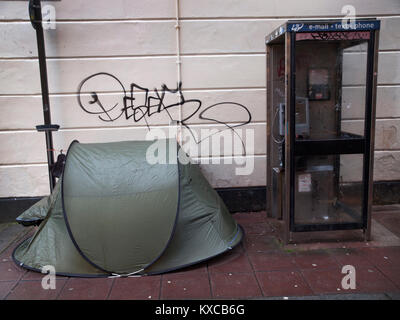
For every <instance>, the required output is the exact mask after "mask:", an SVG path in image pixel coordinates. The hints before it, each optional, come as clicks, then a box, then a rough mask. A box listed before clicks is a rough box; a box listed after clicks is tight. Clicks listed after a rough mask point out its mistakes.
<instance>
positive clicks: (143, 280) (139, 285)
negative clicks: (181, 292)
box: [109, 276, 161, 300]
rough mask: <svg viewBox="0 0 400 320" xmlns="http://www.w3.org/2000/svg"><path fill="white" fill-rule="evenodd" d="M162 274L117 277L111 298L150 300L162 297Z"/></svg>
mask: <svg viewBox="0 0 400 320" xmlns="http://www.w3.org/2000/svg"><path fill="white" fill-rule="evenodd" d="M160 281H161V276H144V277H134V278H116V279H115V282H114V284H113V286H112V289H111V293H110V296H109V299H114V300H149V299H156V300H157V299H159V297H160Z"/></svg>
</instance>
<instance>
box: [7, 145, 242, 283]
mask: <svg viewBox="0 0 400 320" xmlns="http://www.w3.org/2000/svg"><path fill="white" fill-rule="evenodd" d="M164 141H165V142H166V143H165V146H166V153H167V157H166V158H167V159H170V157H169V155H172V157H174V158H175V159H177V155H178V153H179V152H178V151H179V150H180V149H179V145H178V144H177V143H176V141H175V140H164ZM152 143H154V141H124V142H112V143H92V144H81V143H78V142H77V141H74V142H73V143H72V144H71V145H70V147H69V150H68V153H67V157H66V161H65V167H64V171H63V174H62V177H61V178H60V180H59V181H58V183H57V184H56V187H55V188H54V190H53V192H52V194H51V195H50V196H48V197H46V198H43V199H42V200H40V201H39V202H38V203H36V204H35V205H33V206H32V207H31V208H29V209H28V210H27V211H25V212H24V213H22V214H21V215H20V216H19V217H18V218H17V221H18V222H20V223H21V224H34V223H38V222H40V221H41V222H40V225H39V227H38V229H37V231H36V233H35V234H34V235H33V236H32V237H31V238H28V239H26V240H24V241H23V242H22V243H21V244H20V245H19V246H17V248H16V249H15V250H14V252H13V258H14V261H15V262H16V263H17V264H18V265H20V266H22V267H25V268H27V269H30V270H35V271H39V272H40V271H41V269H42V267H44V266H46V265H52V266H54V268H55V270H56V273H57V274H59V275H68V276H83V277H101V276H110V275H117V276H118V275H122V276H129V275H134V274H135V275H145V274H147V275H149V274H159V273H163V272H168V271H172V270H175V269H178V268H183V267H186V266H189V265H192V264H195V263H198V262H201V261H204V260H206V259H209V258H211V257H214V256H216V255H219V254H221V253H223V252H225V251H227V250H229V249H231V248H232V247H234V246H235V245H237V244H238V243H240V241H241V240H242V237H243V231H242V229H241V227H240V226H239V225H238V224H237V223H236V222H235V220H234V219H233V218H232V216H231V214H230V213H229V212H228V210H227V209H226V207H225V205H224V203H223V202H222V200H221V199H220V197H219V196H218V194H217V192H216V191H215V190H214V189H213V188H212V187H211V186H210V185H209V183H208V182H207V180H206V179H205V177H204V176H203V175H202V173H201V171H200V168H199V166H198V165H196V164H193V163H191V162H187V163H186V162H185V163H181V161H172V162H171V163H165V164H162V163H156V164H151V163H149V161H147V160H146V153H147V151H148V150H149V147H150V146H151V144H152Z"/></svg>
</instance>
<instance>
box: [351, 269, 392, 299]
mask: <svg viewBox="0 0 400 320" xmlns="http://www.w3.org/2000/svg"><path fill="white" fill-rule="evenodd" d="M356 291H358V292H362V293H380V292H396V291H399V289H397V288H396V286H395V285H394V284H393V282H392V281H390V280H389V279H387V278H386V277H385V276H384V275H383V274H382V273H381V272H380V271H379V270H378V269H376V268H367V267H361V268H356Z"/></svg>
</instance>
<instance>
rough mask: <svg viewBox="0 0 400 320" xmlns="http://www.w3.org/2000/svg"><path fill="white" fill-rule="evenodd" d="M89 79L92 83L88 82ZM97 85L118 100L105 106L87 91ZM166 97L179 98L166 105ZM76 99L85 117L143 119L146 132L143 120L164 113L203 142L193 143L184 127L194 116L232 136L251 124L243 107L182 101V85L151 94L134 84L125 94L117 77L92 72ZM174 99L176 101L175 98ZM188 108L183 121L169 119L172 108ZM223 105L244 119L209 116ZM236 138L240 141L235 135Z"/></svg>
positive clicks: (163, 88)
mask: <svg viewBox="0 0 400 320" xmlns="http://www.w3.org/2000/svg"><path fill="white" fill-rule="evenodd" d="M89 80H90V81H91V82H92V83H89ZM100 83H101V85H102V86H104V85H105V84H108V85H110V86H113V89H114V90H113V91H117V92H120V93H121V94H122V97H121V100H119V101H117V102H114V103H112V104H110V105H105V104H104V102H102V101H101V99H100V97H99V94H98V92H96V91H92V90H89V89H90V88H91V86H92V87H96V86H98V85H99V84H100ZM86 87H89V88H86ZM84 92H90V97H91V99H90V100H88V101H84ZM138 93H141V96H142V97H143V98H142V99H141V101H139V95H138ZM169 95H175V96H176V95H177V96H179V99H178V102H174V103H169V104H168V103H167V102H166V100H167V99H166V98H167V96H169ZM77 97H78V104H79V106H80V107H81V108H82V110H84V111H85V112H87V113H89V114H94V115H97V116H98V118H99V119H100V120H102V121H105V122H112V121H115V120H117V119H119V118H121V117H122V116H124V117H125V119H126V120H133V121H134V122H139V121H141V120H142V119H143V120H144V121H145V123H146V126H147V128H148V129H149V130H150V125H149V123H148V121H147V119H148V118H150V117H152V116H153V115H155V114H160V113H162V112H165V113H166V114H167V115H168V117H169V118H170V120H171V121H175V122H176V123H177V124H181V125H182V126H184V127H185V128H187V129H188V130H189V132H190V133H191V135H192V136H193V138H194V139H195V141H196V143H201V141H203V140H204V139H202V140H200V141H197V140H196V138H195V136H194V134H193V132H192V130H191V129H190V126H189V124H188V122H189V120H191V119H192V118H194V117H195V116H197V117H198V119H200V120H206V121H210V122H214V123H218V124H222V125H224V126H225V127H226V128H225V129H224V130H227V129H229V130H232V131H233V132H234V133H235V131H234V128H237V127H240V126H244V125H246V124H248V123H250V122H251V113H250V111H249V110H248V109H247V107H245V106H244V105H242V104H240V103H236V102H219V103H215V104H213V105H210V106H208V107H204V108H202V102H201V101H200V100H198V99H188V100H186V99H185V97H184V95H183V92H182V83H178V85H177V87H176V89H170V88H168V86H167V85H165V84H163V85H162V86H161V88H160V89H157V88H154V89H153V92H152V93H151V94H150V90H149V88H145V87H142V86H140V85H138V84H136V83H131V84H130V89H129V92H127V91H126V90H125V87H124V85H123V84H122V82H121V81H120V80H119V79H118V78H117V77H115V76H114V75H112V74H110V73H107V72H99V73H95V74H93V75H90V76H88V77H86V78H85V79H83V80H82V82H81V83H80V84H79V87H78V94H77ZM174 100H175V101H176V98H175V99H174ZM189 105H190V106H191V107H192V108H193V106H194V109H193V111H191V112H189V114H188V115H187V116H186V117H185V118H184V119H181V120H180V121H179V120H178V119H174V118H173V117H172V115H171V112H170V111H172V110H173V108H176V107H179V106H181V107H184V106H189ZM226 105H229V106H230V108H231V110H232V112H234V110H233V109H234V108H236V109H237V110H244V111H245V114H246V116H245V119H243V120H242V121H240V122H239V123H237V124H233V125H230V124H228V123H227V122H225V121H223V120H219V119H217V118H215V117H214V116H213V111H214V110H216V108H220V107H221V106H226ZM200 109H202V110H200ZM221 131H222V130H221ZM238 137H239V138H240V139H241V137H240V136H239V135H238ZM242 144H243V141H242ZM243 146H244V144H243Z"/></svg>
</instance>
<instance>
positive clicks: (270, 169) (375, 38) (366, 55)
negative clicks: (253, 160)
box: [266, 19, 380, 243]
mask: <svg viewBox="0 0 400 320" xmlns="http://www.w3.org/2000/svg"><path fill="white" fill-rule="evenodd" d="M379 29H380V21H379V20H376V19H363V20H356V21H354V22H352V23H351V22H350V23H347V24H343V23H342V20H320V21H311V20H307V21H288V22H286V23H285V24H283V25H282V26H281V27H279V28H277V29H276V30H275V31H274V32H273V33H271V34H270V35H268V36H267V37H266V57H267V214H268V216H269V217H273V218H277V219H282V220H283V221H284V225H285V227H284V239H283V241H284V242H285V243H289V242H290V241H291V238H292V233H293V232H309V231H329V230H350V229H361V230H363V232H364V238H365V240H370V238H371V205H372V197H373V189H372V187H373V162H374V136H375V105H376V85H377V66H378V43H379ZM286 106H288V107H286Z"/></svg>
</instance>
